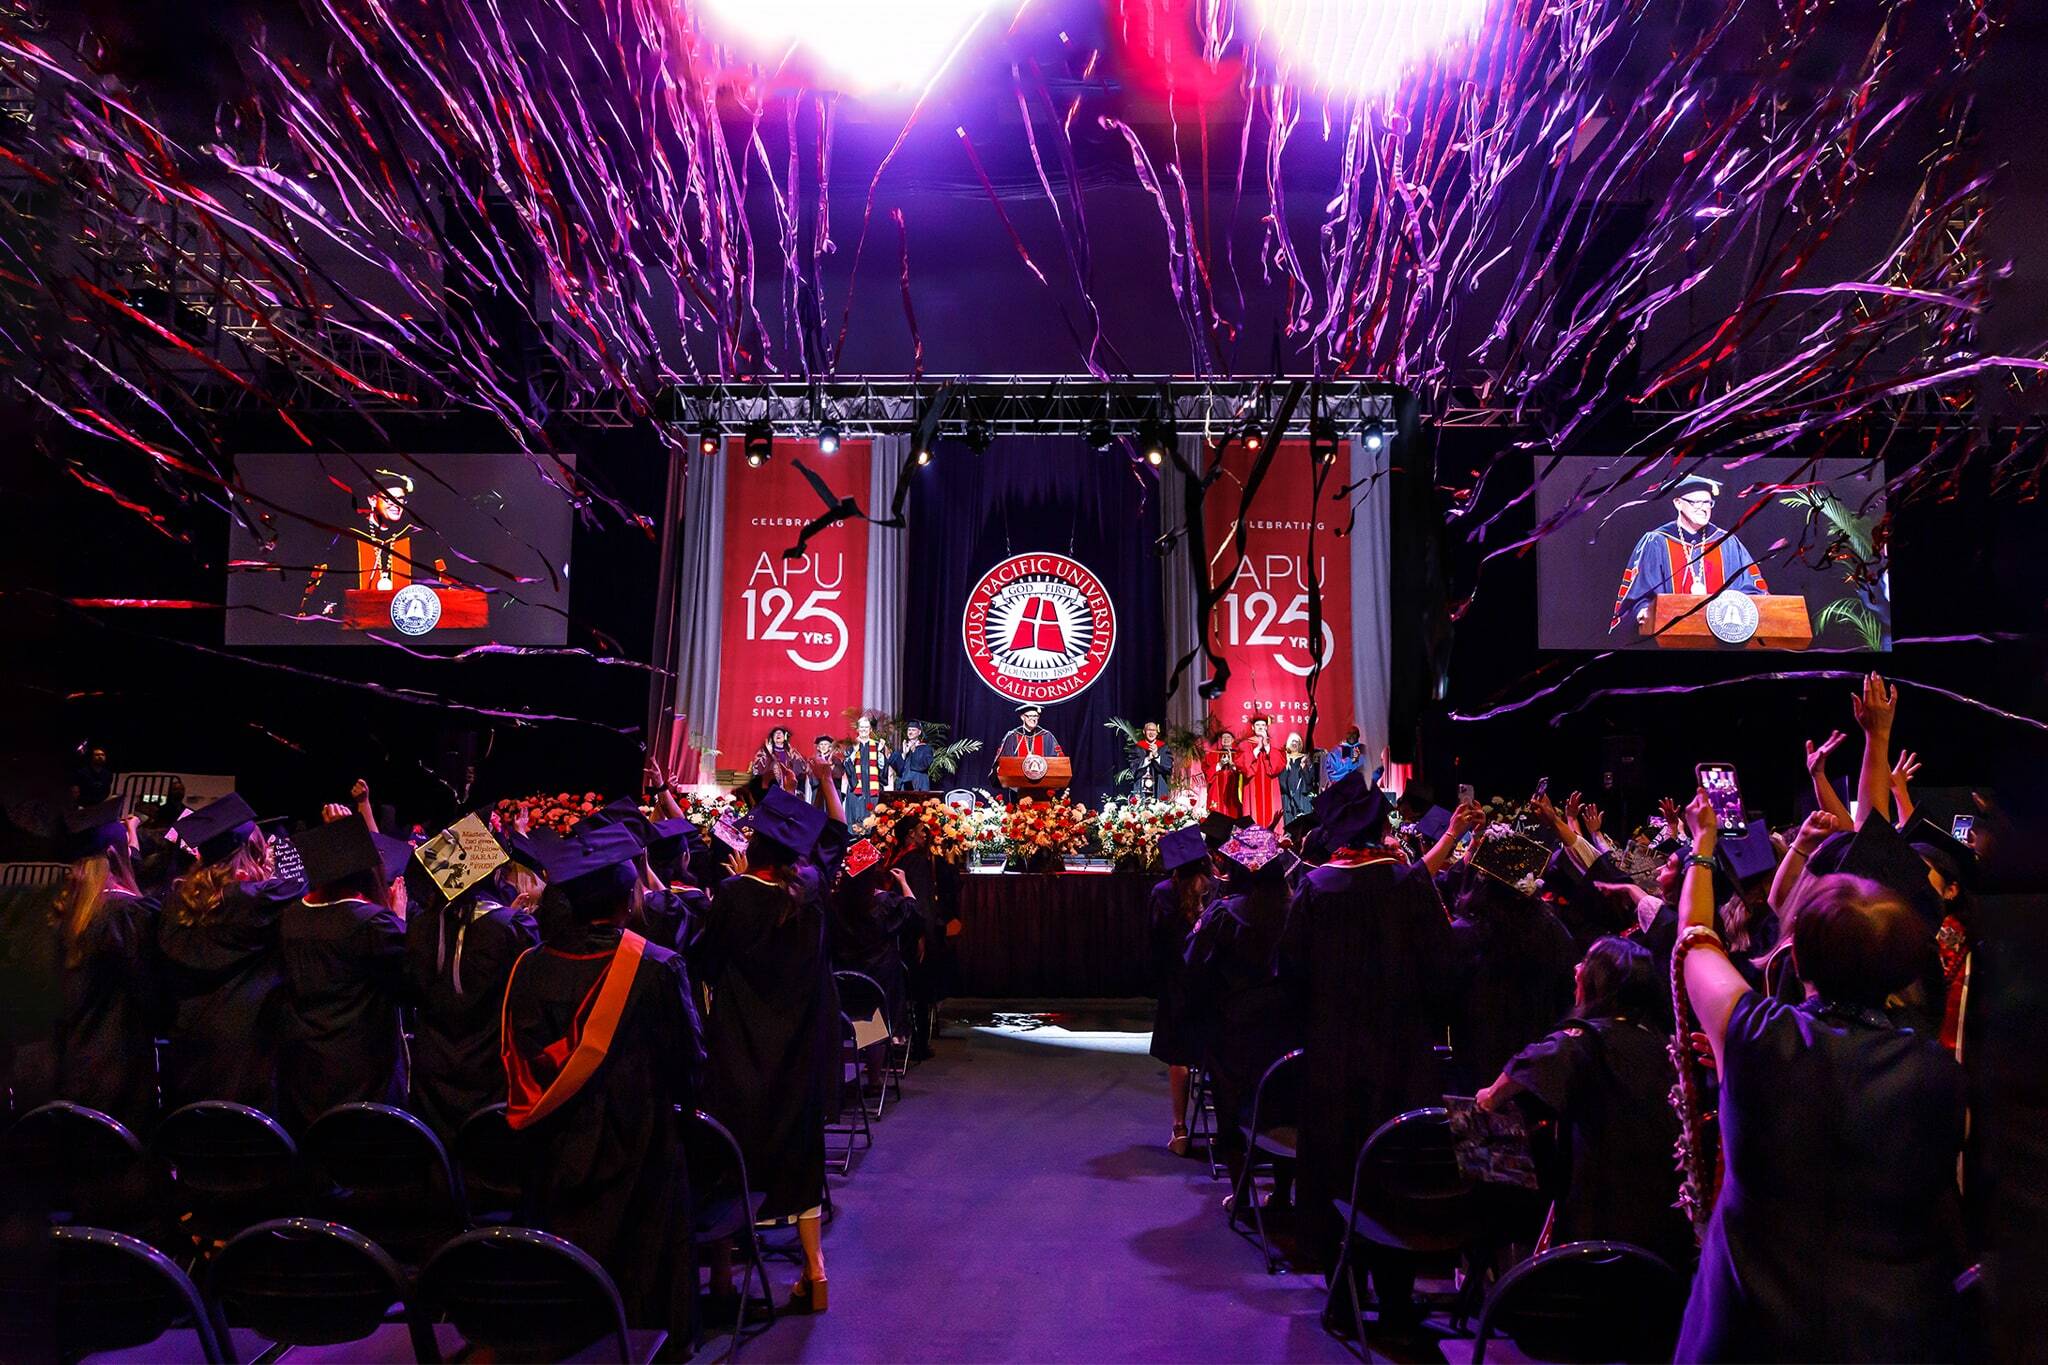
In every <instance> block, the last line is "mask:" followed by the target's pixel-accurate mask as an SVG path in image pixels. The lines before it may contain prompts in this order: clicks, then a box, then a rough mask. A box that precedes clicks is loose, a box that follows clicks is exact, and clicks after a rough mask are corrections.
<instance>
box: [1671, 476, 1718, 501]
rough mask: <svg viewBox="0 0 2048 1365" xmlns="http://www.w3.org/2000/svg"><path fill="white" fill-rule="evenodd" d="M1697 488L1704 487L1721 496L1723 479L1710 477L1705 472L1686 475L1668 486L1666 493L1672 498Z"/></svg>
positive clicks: (1682, 495)
mask: <svg viewBox="0 0 2048 1365" xmlns="http://www.w3.org/2000/svg"><path fill="white" fill-rule="evenodd" d="M1695 488H1704V489H1706V490H1707V492H1709V493H1711V494H1713V495H1714V496H1715V497H1717V498H1718V497H1720V496H1721V481H1720V480H1719V479H1710V478H1708V477H1707V476H1706V475H1704V474H1688V475H1686V476H1685V477H1684V478H1682V479H1680V480H1678V482H1676V483H1674V484H1672V485H1671V486H1670V487H1668V488H1666V489H1665V490H1664V495H1665V496H1666V497H1670V498H1682V497H1684V496H1685V495H1686V494H1687V493H1690V492H1692V490H1693V489H1695Z"/></svg>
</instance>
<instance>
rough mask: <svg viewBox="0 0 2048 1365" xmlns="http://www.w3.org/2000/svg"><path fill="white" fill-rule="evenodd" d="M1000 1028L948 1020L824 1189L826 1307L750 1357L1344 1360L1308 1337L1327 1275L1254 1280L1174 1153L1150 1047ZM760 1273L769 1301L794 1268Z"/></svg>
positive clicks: (1317, 1334) (1213, 1197)
mask: <svg viewBox="0 0 2048 1365" xmlns="http://www.w3.org/2000/svg"><path fill="white" fill-rule="evenodd" d="M1100 1022H1101V1021H1098V1020H1089V1021H1087V1022H1086V1023H1085V1025H1084V1024H1083V1023H1081V1022H1071V1021H1070V1026H1071V1027H1074V1028H1076V1029H1079V1028H1082V1027H1095V1026H1097V1024H1098V1023H1100ZM1118 1022H1123V1021H1118ZM993 1027H994V1029H999V1030H1002V1031H992V1030H991V1028H989V1027H981V1028H975V1029H973V1030H972V1031H971V1032H966V1029H967V1026H966V1025H964V1024H962V1023H961V1022H958V1021H955V1022H952V1023H950V1024H949V1025H948V1026H947V1034H948V1035H949V1036H947V1037H945V1038H942V1039H941V1040H940V1041H939V1043H938V1047H939V1056H938V1057H937V1058H936V1059H934V1060H932V1061H929V1062H926V1063H924V1064H923V1065H922V1066H919V1067H916V1068H914V1069H913V1070H912V1071H911V1073H910V1077H909V1080H908V1083H907V1084H906V1086H905V1096H904V1099H903V1101H902V1105H901V1107H900V1108H898V1107H897V1106H896V1104H895V1102H894V1101H892V1102H891V1105H890V1108H889V1111H888V1113H887V1114H886V1115H885V1116H884V1117H883V1119H882V1120H881V1122H880V1123H879V1124H877V1125H876V1134H875V1138H876V1140H875V1146H874V1148H873V1150H871V1151H868V1152H864V1153H862V1154H861V1155H860V1156H859V1158H858V1159H857V1164H856V1165H855V1167H854V1172H853V1176H852V1178H851V1179H844V1180H842V1179H840V1178H838V1177H836V1176H835V1177H833V1179H832V1187H833V1199H834V1201H835V1203H836V1204H837V1206H838V1210H839V1213H838V1217H837V1218H836V1219H835V1220H834V1222H833V1224H832V1226H831V1227H830V1228H829V1229H828V1230H827V1232H826V1236H825V1261H826V1270H827V1272H828V1274H829V1275H830V1277H831V1286H832V1300H831V1309H830V1311H829V1312H827V1313H825V1314H824V1315H822V1316H819V1317H812V1318H803V1317H792V1318H788V1319H784V1320H781V1321H778V1322H777V1323H776V1325H775V1327H774V1329H773V1330H772V1331H770V1332H769V1333H768V1334H767V1335H766V1336H764V1337H761V1338H759V1339H757V1340H755V1341H753V1342H751V1343H750V1344H748V1345H747V1346H745V1347H744V1348H742V1351H741V1359H742V1360H757V1361H758V1360H805V1361H862V1360H877V1361H896V1360H904V1361H992V1360H1015V1361H1098V1360H1099V1361H1122V1360H1130V1361H1208V1360H1216V1361H1228V1360H1289V1361H1320V1360H1330V1361H1342V1360H1347V1359H1351V1357H1349V1356H1347V1355H1346V1354H1345V1352H1344V1350H1343V1348H1342V1347H1341V1346H1340V1345H1339V1344H1338V1343H1337V1342H1336V1341H1333V1340H1332V1339H1330V1338H1329V1337H1328V1336H1326V1335H1325V1334H1324V1333H1323V1331H1322V1329H1321V1328H1320V1327H1319V1326H1318V1325H1317V1314H1318V1312H1319V1311H1320V1309H1321V1306H1322V1281H1321V1279H1320V1278H1319V1277H1314V1276H1301V1275H1291V1274H1289V1275H1267V1274H1266V1273H1265V1268H1264V1265H1263V1262H1262V1261H1261V1259H1260V1257H1259V1253H1258V1249H1257V1247H1256V1246H1255V1245H1253V1244H1250V1243H1248V1242H1246V1241H1244V1240H1242V1239H1240V1238H1239V1237H1237V1236H1235V1235H1234V1234H1232V1233H1231V1232H1230V1231H1229V1230H1228V1229H1227V1228H1226V1227H1225V1226H1224V1217H1223V1213H1222V1210H1221V1201H1222V1198H1223V1195H1224V1193H1225V1192H1226V1186H1225V1183H1224V1182H1223V1181H1220V1180H1211V1179H1210V1178H1209V1168H1208V1164H1207V1163H1206V1162H1204V1161H1200V1160H1196V1159H1192V1158H1179V1157H1175V1156H1173V1155H1172V1154H1170V1153H1169V1152H1167V1150H1166V1148H1165V1140H1166V1137H1167V1134H1168V1128H1169V1123H1168V1119H1167V1113H1166V1109H1167V1102H1166V1070H1165V1068H1164V1067H1163V1066H1162V1065H1161V1064H1160V1063H1158V1062H1156V1061H1154V1060H1153V1059H1152V1058H1151V1057H1149V1056H1147V1055H1145V1048H1146V1046H1147V1044H1148V1042H1149V1037H1148V1035H1146V1034H1143V1033H1129V1032H1121V1033H1119V1032H1107V1033H1087V1032H1079V1033H1068V1032H1066V1031H1065V1030H1064V1029H1061V1028H1057V1027H1051V1028H1032V1027H1030V1026H1029V1025H1028V1024H1026V1025H1025V1026H1024V1027H1022V1028H1018V1027H1017V1026H1016V1025H1014V1024H1010V1025H1005V1024H997V1025H995V1026H993ZM963 1032H966V1036H965V1037H963V1036H962V1034H963ZM772 1264H773V1265H774V1270H775V1273H776V1276H777V1280H776V1297H777V1299H778V1301H780V1300H781V1299H783V1298H786V1297H787V1295H788V1292H789V1285H790V1283H791V1281H792V1280H793V1279H794V1272H793V1271H792V1270H791V1269H790V1268H789V1267H787V1266H786V1265H783V1264H780V1263H772ZM723 1344H724V1343H723V1340H722V1339H720V1340H718V1341H717V1342H716V1343H715V1344H714V1346H713V1348H712V1349H714V1350H718V1351H721V1352H722V1349H723Z"/></svg>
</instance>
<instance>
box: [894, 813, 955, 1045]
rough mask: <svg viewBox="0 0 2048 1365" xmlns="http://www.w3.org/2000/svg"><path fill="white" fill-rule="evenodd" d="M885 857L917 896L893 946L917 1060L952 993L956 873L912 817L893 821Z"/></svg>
mask: <svg viewBox="0 0 2048 1365" xmlns="http://www.w3.org/2000/svg"><path fill="white" fill-rule="evenodd" d="M890 861H891V862H892V863H894V864H895V866H896V867H897V868H898V869H899V870H901V871H902V873H903V875H904V878H905V880H907V881H908V882H909V883H910V894H911V895H912V896H913V897H915V898H916V900H917V915H916V916H915V918H912V919H910V920H907V921H905V923H904V925H903V932H902V936H901V938H900V939H899V940H898V945H899V947H900V948H901V950H902V953H903V967H904V987H905V990H906V992H907V993H908V996H909V1010H910V1060H912V1061H913V1062H922V1061H927V1060H929V1059H930V1058H931V1057H932V1056H933V1055H934V1054H933V1052H932V1035H933V1033H934V1032H935V1031H936V1025H937V1016H938V1010H939V1002H940V1001H942V1000H944V999H945V998H946V997H947V996H948V995H951V994H952V993H953V990H954V987H955V983H956V982H957V981H958V979H959V955H958V954H957V953H956V952H955V951H954V947H953V940H954V939H955V938H956V937H958V936H959V933H960V915H959V911H958V909H957V907H958V905H959V886H960V873H959V869H957V868H956V867H954V866H953V865H952V864H951V863H946V862H941V861H939V859H937V858H936V857H934V856H933V855H932V850H931V838H930V835H929V834H928V833H927V832H926V830H925V828H924V824H923V822H922V821H921V820H919V819H918V818H917V816H915V815H905V816H903V817H902V818H901V819H899V820H898V821H897V822H896V852H895V853H894V854H893V855H892V856H891V858H890Z"/></svg>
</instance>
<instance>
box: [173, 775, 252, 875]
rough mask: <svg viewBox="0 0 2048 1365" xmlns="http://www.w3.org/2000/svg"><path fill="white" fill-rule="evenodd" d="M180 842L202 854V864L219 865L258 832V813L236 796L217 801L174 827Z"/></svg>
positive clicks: (214, 800)
mask: <svg viewBox="0 0 2048 1365" xmlns="http://www.w3.org/2000/svg"><path fill="white" fill-rule="evenodd" d="M173 828H174V829H175V830H176V831H177V835H178V842H179V843H181V844H183V845H185V847H187V848H189V849H192V850H193V851H195V852H196V853H198V854H199V861H200V862H202V863H217V862H219V861H221V860H222V859H223V858H229V857H232V856H234V853H235V850H236V849H238V848H240V847H241V846H242V844H243V843H244V842H245V841H246V840H247V839H248V838H249V836H250V835H251V834H254V833H255V832H256V812H255V811H253V810H251V809H249V803H248V802H247V801H244V800H243V799H242V798H241V796H240V795H239V794H237V793H235V792H229V793H228V794H227V795H225V796H219V797H215V798H214V799H213V800H211V801H209V802H207V803H206V804H205V805H203V806H201V807H200V808H199V809H198V810H195V811H191V812H189V813H188V814H187V815H186V816H185V818H184V819H182V820H180V821H178V823H177V824H176V825H175V826H173Z"/></svg>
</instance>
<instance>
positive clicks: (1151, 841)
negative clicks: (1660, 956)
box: [1095, 797, 1195, 868]
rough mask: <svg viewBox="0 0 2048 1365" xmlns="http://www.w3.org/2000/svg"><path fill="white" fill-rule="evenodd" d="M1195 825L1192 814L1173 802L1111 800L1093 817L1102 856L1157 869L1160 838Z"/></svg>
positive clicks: (1184, 807)
mask: <svg viewBox="0 0 2048 1365" xmlns="http://www.w3.org/2000/svg"><path fill="white" fill-rule="evenodd" d="M1194 823H1195V819H1194V816H1193V813H1192V812H1191V811H1190V810H1189V809H1188V808H1187V806H1185V805H1184V804H1182V803H1180V802H1176V801H1141V800H1138V799H1137V798H1135V797H1132V798H1129V799H1126V800H1118V801H1112V802H1110V803H1109V804H1108V805H1106V806H1104V807H1103V808H1102V813H1101V814H1100V815H1099V816H1097V817H1096V821H1095V837H1096V839H1097V841H1098V842H1100V843H1101V845H1102V852H1103V856H1105V857H1107V858H1108V859H1109V860H1110V861H1111V862H1113V863H1116V864H1119V865H1127V866H1132V867H1139V868H1156V867H1158V866H1159V839H1160V836H1161V835H1164V834H1169V833H1171V832H1172V831H1174V830H1177V829H1181V828H1183V827H1185V826H1188V825H1192V824H1194Z"/></svg>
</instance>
